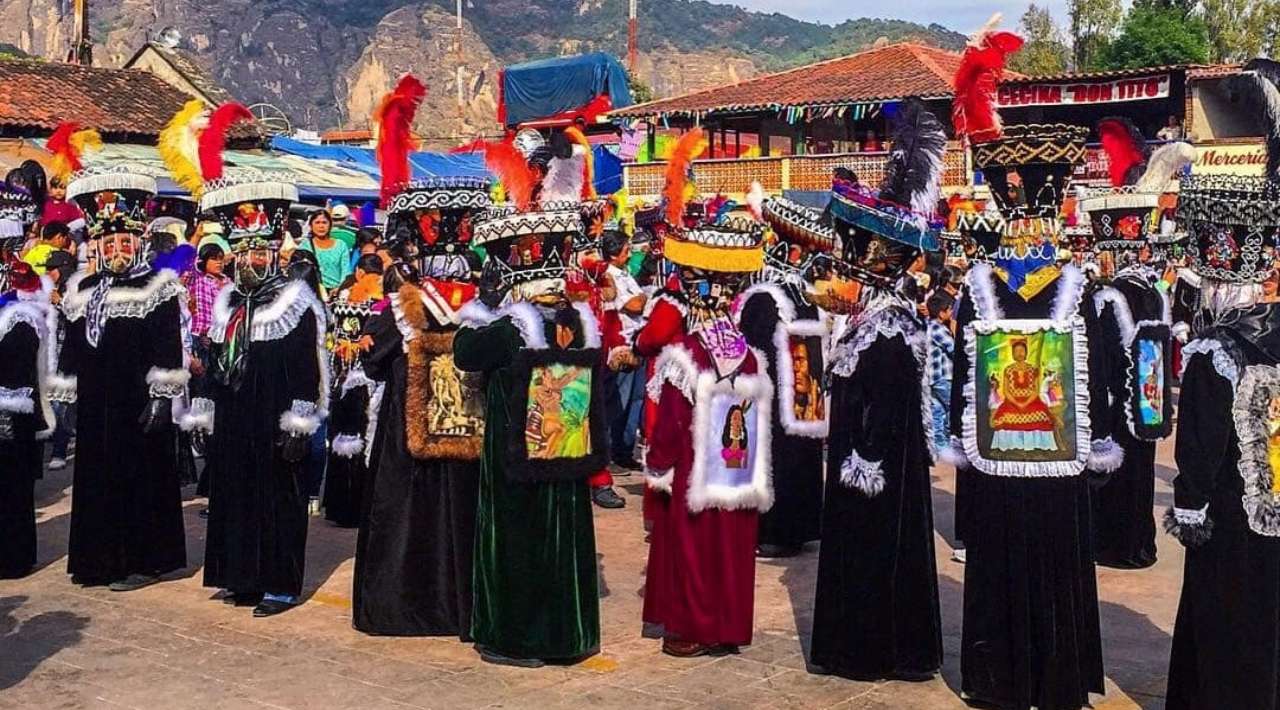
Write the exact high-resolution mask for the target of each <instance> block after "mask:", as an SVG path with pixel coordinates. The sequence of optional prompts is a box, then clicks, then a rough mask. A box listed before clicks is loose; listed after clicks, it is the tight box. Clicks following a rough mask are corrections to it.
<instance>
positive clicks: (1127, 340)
mask: <svg viewBox="0 0 1280 710" xmlns="http://www.w3.org/2000/svg"><path fill="white" fill-rule="evenodd" d="M1108 306H1110V307H1111V312H1112V314H1113V316H1114V317H1115V321H1116V327H1117V328H1119V330H1120V341H1121V342H1122V343H1124V347H1125V348H1126V350H1127V349H1128V347H1129V346H1130V345H1133V339H1134V337H1135V336H1137V334H1138V326H1137V324H1136V323H1134V322H1133V312H1132V311H1130V310H1129V302H1128V301H1127V300H1125V297H1124V294H1122V293H1120V292H1119V291H1117V290H1116V289H1114V288H1112V287H1110V286H1103V287H1102V288H1100V289H1098V291H1097V292H1096V293H1094V294H1093V310H1094V313H1096V314H1097V315H1098V317H1102V314H1103V312H1105V311H1106V310H1107V307H1108Z"/></svg>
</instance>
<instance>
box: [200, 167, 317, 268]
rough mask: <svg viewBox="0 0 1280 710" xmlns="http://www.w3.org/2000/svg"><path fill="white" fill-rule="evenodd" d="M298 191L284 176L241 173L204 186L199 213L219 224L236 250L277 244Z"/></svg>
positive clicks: (233, 173) (252, 171) (241, 171)
mask: <svg viewBox="0 0 1280 710" xmlns="http://www.w3.org/2000/svg"><path fill="white" fill-rule="evenodd" d="M297 201H298V188H297V186H296V185H294V184H293V183H292V182H289V181H287V180H285V179H284V178H282V177H279V176H275V175H269V174H266V173H262V172H258V171H254V170H239V171H235V172H231V173H228V174H227V175H226V176H224V177H221V178H219V179H217V180H213V181H211V182H208V183H206V184H205V188H204V195H203V196H201V198H200V211H201V212H204V213H207V214H209V215H211V216H212V217H213V218H214V219H216V220H217V221H218V222H219V223H221V224H222V229H223V232H224V234H225V235H226V239H227V241H228V242H230V243H231V246H232V248H233V249H235V248H238V247H239V246H240V245H242V244H251V243H256V244H262V243H264V242H265V243H267V244H269V245H278V244H279V243H280V242H281V241H282V240H283V239H284V235H285V231H286V228H287V226H288V223H289V207H290V206H291V205H292V204H293V203H295V202H297Z"/></svg>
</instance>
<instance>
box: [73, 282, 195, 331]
mask: <svg viewBox="0 0 1280 710" xmlns="http://www.w3.org/2000/svg"><path fill="white" fill-rule="evenodd" d="M86 276H87V274H85V273H80V274H76V275H75V276H73V277H71V279H70V280H68V281H67V291H66V295H64V296H63V297H62V313H63V315H65V316H66V317H67V320H69V321H76V320H79V319H80V318H82V317H84V312H85V308H86V307H87V306H88V305H89V298H90V296H92V295H93V289H89V290H88V291H82V290H80V284H81V282H82V281H83V280H84V278H85V277H86ZM186 294H187V289H186V288H184V287H183V285H182V282H181V281H180V280H179V279H178V275H177V274H176V273H174V272H173V271H172V270H170V269H161V270H159V271H156V272H153V273H152V277H151V279H150V280H148V281H147V283H146V285H145V286H143V287H142V288H126V287H124V286H111V287H109V288H108V289H107V295H106V298H105V300H104V307H103V311H104V313H105V314H106V317H107V318H145V317H147V316H148V315H149V314H150V313H151V312H152V311H154V310H155V309H156V307H157V306H159V305H160V304H162V303H167V302H168V301H169V300H170V299H173V298H178V299H179V300H182V299H185V298H186Z"/></svg>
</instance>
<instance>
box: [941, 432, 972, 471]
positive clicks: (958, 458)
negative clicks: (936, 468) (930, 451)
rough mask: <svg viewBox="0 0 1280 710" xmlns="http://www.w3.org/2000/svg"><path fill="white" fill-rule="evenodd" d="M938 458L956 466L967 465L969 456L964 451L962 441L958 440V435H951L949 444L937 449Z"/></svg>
mask: <svg viewBox="0 0 1280 710" xmlns="http://www.w3.org/2000/svg"><path fill="white" fill-rule="evenodd" d="M938 460H939V461H942V462H943V463H948V464H951V465H952V466H955V467H956V468H960V467H962V466H968V465H969V457H968V456H967V455H966V454H965V453H964V443H963V442H961V441H960V437H958V436H953V437H951V443H950V445H948V446H946V447H944V448H943V449H941V450H939V451H938Z"/></svg>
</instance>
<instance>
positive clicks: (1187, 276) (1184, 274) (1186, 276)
mask: <svg viewBox="0 0 1280 710" xmlns="http://www.w3.org/2000/svg"><path fill="white" fill-rule="evenodd" d="M1178 280H1179V281H1185V282H1186V283H1187V285H1188V286H1190V287H1191V288H1200V274H1197V273H1196V272H1195V271H1194V270H1192V269H1178Z"/></svg>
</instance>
